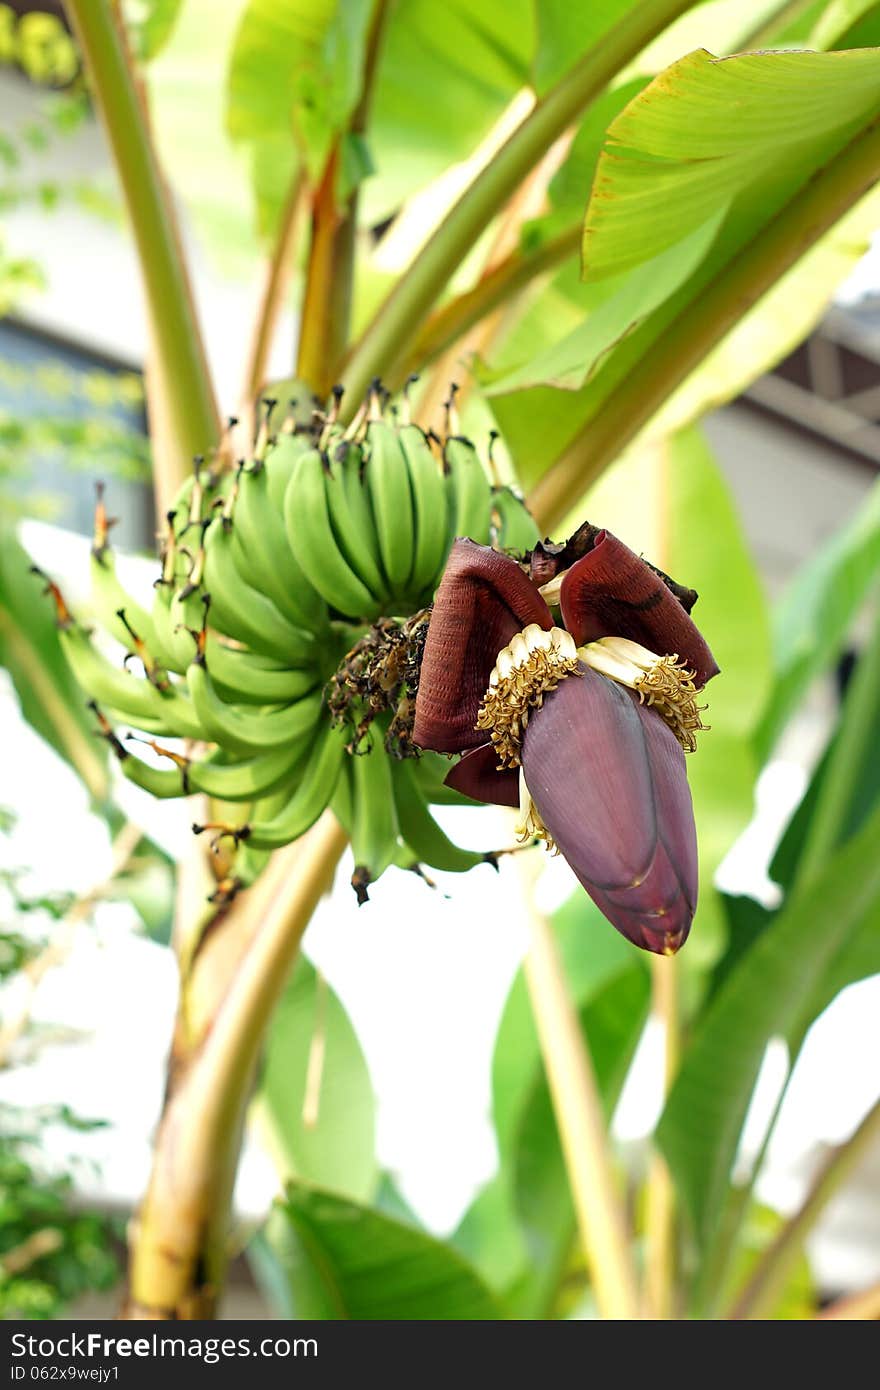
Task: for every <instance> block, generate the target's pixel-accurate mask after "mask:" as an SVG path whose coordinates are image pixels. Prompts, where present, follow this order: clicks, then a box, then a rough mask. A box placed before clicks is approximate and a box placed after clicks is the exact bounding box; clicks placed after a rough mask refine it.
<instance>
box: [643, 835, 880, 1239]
mask: <svg viewBox="0 0 880 1390" xmlns="http://www.w3.org/2000/svg"><path fill="white" fill-rule="evenodd" d="M878 835H880V811H876V812H875V813H874V814H873V816H872V817H871V819H870V820H869V821H868V822H867V823H866V824H865V825H864V826H863V827H862V829H861V830H860V831H859V833H858V835H856V836H855V837H854V838H853V839H851V840H850V841H849V842H848V843H847V844H846V845H844V846H843V848H842V849H840V850H838V851H837V853H836V854H835V855H834V856H833V858H832V859H831V860H830V861H829V863H828V865H827V867H826V868H825V869H824V870H823V871H822V872H821V873H820V874H819V875H818V876H817V877H816V878H815V879H814V880H812V881H811V883H810V884H809V885H808V886H807V888H806V889H805V890H804V891H802V892H797V891H796V892H795V894H793V896H792V898H791V899H790V901H789V902H787V903H786V905H785V907H784V908H783V910H782V911H781V912H780V913H779V915H778V917H777V918H776V920H775V922H774V923H773V924H772V926H771V927H770V928H769V929H768V930H767V931H765V932H764V933H763V935H762V936H761V937H760V939H759V940H758V941H757V942H756V944H755V945H754V946H753V947H752V949H751V950H750V951H749V952H748V953H747V955H746V956H745V958H744V959H743V960H742V962H741V964H740V965H739V966H738V967H737V968H736V969H734V970H733V971H732V973H731V975H730V977H729V979H728V980H727V982H726V984H725V985H724V986H723V988H722V989H721V990H720V991H719V993H718V995H717V996H716V998H715V1000H714V1002H713V1003H712V1005H711V1006H710V1008H709V1009H708V1011H707V1013H706V1014H705V1015H704V1016H703V1018H702V1019H701V1021H700V1023H699V1024H698V1026H697V1029H696V1032H695V1035H694V1037H693V1040H692V1042H691V1045H690V1046H689V1048H688V1050H687V1053H686V1055H685V1058H684V1061H683V1063H682V1067H681V1070H680V1072H679V1074H678V1077H677V1079H676V1081H675V1084H674V1086H673V1088H672V1091H671V1092H670V1095H669V1098H668V1100H667V1104H666V1108H665V1110H664V1113H663V1115H662V1117H661V1120H660V1124H659V1126H658V1129H657V1139H658V1142H659V1144H660V1146H661V1148H662V1150H663V1152H664V1154H665V1156H666V1158H667V1160H668V1162H669V1164H670V1168H671V1171H672V1173H673V1175H674V1177H675V1180H676V1183H677V1185H678V1187H679V1190H680V1192H681V1195H682V1198H683V1200H684V1204H685V1206H686V1208H687V1210H688V1212H689V1214H690V1216H691V1218H692V1220H693V1225H694V1230H695V1233H696V1236H697V1239H698V1240H699V1242H700V1243H701V1244H702V1245H706V1244H707V1243H708V1242H709V1241H710V1240H711V1239H712V1238H713V1236H714V1235H715V1233H716V1231H717V1226H718V1220H719V1213H720V1211H721V1208H722V1204H723V1201H724V1196H725V1192H726V1189H727V1184H728V1178H729V1174H730V1170H731V1166H732V1164H733V1160H734V1157H735V1155H736V1149H737V1143H738V1140H739V1135H740V1132H741V1130H742V1125H743V1121H744V1119H745V1115H746V1111H747V1109H748V1104H749V1099H750V1097H751V1094H752V1091H753V1089H754V1085H755V1081H756V1078H757V1075H758V1070H759V1068H760V1065H761V1061H762V1058H763V1056H764V1050H765V1048H766V1046H767V1043H768V1042H769V1041H770V1039H771V1038H772V1037H775V1036H782V1037H784V1038H787V1039H789V1040H794V1041H796V1040H798V1039H800V1038H801V1037H802V1036H803V1032H804V1031H805V1029H806V1027H807V1026H808V1025H809V1023H810V1021H811V1019H812V1017H814V1010H815V1008H816V1007H817V1002H821V998H822V993H823V992H824V990H823V982H824V980H825V979H826V977H827V976H828V975H829V974H831V973H832V972H835V971H839V965H840V962H841V960H844V959H845V957H846V953H847V952H849V951H850V950H852V949H853V943H854V942H855V941H856V940H857V939H858V938H859V936H860V934H861V933H862V932H863V931H864V930H865V929H866V926H867V925H869V924H872V923H873V924H874V927H873V929H874V930H876V929H877V919H878V917H880V857H878V855H877V837H878Z"/></svg>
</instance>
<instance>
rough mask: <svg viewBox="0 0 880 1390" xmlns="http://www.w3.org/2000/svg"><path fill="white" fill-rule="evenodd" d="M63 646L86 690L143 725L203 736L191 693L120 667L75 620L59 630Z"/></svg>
mask: <svg viewBox="0 0 880 1390" xmlns="http://www.w3.org/2000/svg"><path fill="white" fill-rule="evenodd" d="M59 637H60V641H61V646H62V648H63V650H64V653H65V655H66V657H67V661H68V663H69V665H70V668H71V670H72V671H73V674H74V675H75V676H76V678H77V680H78V681H79V683H80V685H81V686H82V688H83V690H85V691H87V692H88V693H89V695H91V697H92V698H93V699H94V700H97V701H99V702H100V703H101V704H102V705H106V706H108V707H109V708H110V709H111V710H112V711H113V712H114V713H116V714H118V715H119V716H120V717H121V718H123V719H127V720H130V721H131V722H132V723H133V724H136V725H137V726H138V728H140V729H146V730H149V732H151V733H154V732H155V733H164V734H170V735H172V736H179V737H181V738H201V737H202V736H203V735H202V730H201V725H200V723H199V719H198V716H197V714H196V711H195V710H194V708H193V706H192V703H191V701H190V700H189V698H188V696H187V695H186V694H185V693H184V692H183V691H181V690H180V689H179V688H178V687H176V686H174V687H172V686H171V685H169V686H168V688H167V689H165V690H159V689H157V687H156V686H155V685H152V684H151V683H150V682H149V681H147V680H140V679H139V678H138V677H137V676H134V675H130V674H129V673H128V672H127V671H123V670H120V669H119V668H118V667H116V666H114V665H113V664H112V662H110V661H108V660H107V658H106V657H105V656H102V655H101V653H100V652H99V651H98V649H97V648H96V647H95V646H94V645H93V644H92V642H91V641H90V639H89V637H88V635H87V634H86V632H85V631H84V630H83V629H82V628H81V627H78V626H76V625H75V624H74V625H72V626H70V627H66V628H62V629H60V631H59Z"/></svg>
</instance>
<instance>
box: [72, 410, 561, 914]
mask: <svg viewBox="0 0 880 1390" xmlns="http://www.w3.org/2000/svg"><path fill="white" fill-rule="evenodd" d="M338 404H339V402H338V397H336V398H335V399H334V402H333V404H332V405H331V408H330V410H329V412H328V413H327V414H326V415H324V414H321V413H319V412H315V414H314V417H313V420H312V423H310V424H303V422H302V420H301V418H300V419H297V418H296V416H295V415H294V414H293V413H290V414H288V415H287V416H286V417H285V418H284V419H283V420H281V421H279V420H278V415H279V411H278V407H277V403H276V402H274V401H269V402H265V407H266V413H265V420H264V424H263V426H262V428H261V430H260V433H259V435H258V438H257V441H256V445H255V447H254V450H253V456H252V457H251V458H250V459H249V460H247V461H242V462H240V463H238V465H237V466H232V465H231V464H230V463H229V461H228V458H227V457H226V455H228V453H229V450H228V448H225V449H221V451H219V453H218V456H217V457H216V458H215V459H213V460H211V461H209V462H206V461H205V460H204V459H197V460H196V461H195V467H194V469H193V473H192V475H191V476H190V477H189V478H188V479H187V481H186V482H185V484H184V485H183V487H182V488H181V489H180V492H179V493H178V496H177V498H176V499H175V502H174V505H173V507H172V508H171V509H170V511H169V512H168V514H167V516H166V517H165V519H164V523H163V527H162V534H161V537H160V542H161V544H160V566H161V568H160V574H159V577H158V578H157V580H156V582H155V588H154V597H153V601H152V604H150V605H145V604H143V603H138V602H137V601H135V600H134V599H133V598H131V596H130V595H129V594H127V593H126V591H125V589H124V587H123V585H122V584H121V582H120V580H119V577H118V575H117V572H116V564H115V559H114V555H113V551H112V549H111V547H110V544H109V531H110V527H111V526H112V521H111V520H110V519H109V518H108V517H107V514H106V509H105V505H104V499H103V496H102V495H101V491H100V489H99V496H98V504H97V508H96V515H95V537H94V545H93V549H92V560H91V579H92V610H93V613H94V615H95V616H96V617H97V619H98V622H99V624H100V627H101V628H102V629H103V631H104V633H105V634H106V635H107V636H108V637H110V638H112V639H114V640H115V642H116V643H119V644H121V645H122V646H123V647H124V648H125V652H126V655H125V659H124V661H123V662H122V664H121V665H120V664H118V662H117V661H116V660H114V659H113V657H112V656H110V655H108V654H107V649H106V647H105V646H104V645H103V644H102V643H101V641H100V640H96V637H99V635H98V634H96V633H95V632H93V631H90V630H88V629H86V628H85V627H84V626H82V625H81V624H80V623H78V622H77V621H75V619H74V618H73V617H72V615H71V614H70V613H69V611H68V610H67V608H66V605H65V604H64V601H63V599H62V598H61V595H60V594H59V593H58V590H57V587H56V586H55V585H52V584H51V583H49V585H48V587H49V589H50V590H51V591H52V592H53V594H54V596H55V600H56V605H57V613H58V623H59V628H60V631H61V641H62V643H63V646H64V650H65V652H66V655H67V659H68V661H69V663H70V665H71V667H72V669H73V671H74V674H75V675H76V677H77V679H78V680H79V682H80V684H81V685H82V687H83V689H84V690H85V691H86V692H87V693H88V695H89V696H90V703H91V704H92V707H93V708H94V710H95V713H96V716H97V718H98V720H99V726H100V727H99V729H98V732H99V733H101V734H103V736H104V737H106V738H107V739H108V740H109V741H110V743H111V746H112V747H113V749H114V751H115V752H116V754H117V756H118V758H119V761H120V764H121V768H122V771H123V773H124V774H125V776H126V777H127V778H129V779H130V780H131V781H132V782H133V783H135V784H136V785H138V786H140V787H142V788H143V789H145V790H146V791H148V792H150V793H151V794H152V795H153V796H156V797H178V796H187V795H189V794H191V793H195V792H200V793H203V794H204V795H206V796H208V797H210V798H212V799H213V801H214V802H215V803H221V807H220V816H219V817H218V818H217V819H213V820H211V821H209V822H208V823H207V824H206V825H197V826H195V827H194V829H195V830H196V831H197V832H200V831H202V830H206V829H210V830H212V831H213V832H214V833H215V835H216V841H215V843H217V844H219V843H220V841H222V840H225V839H226V838H227V837H228V841H229V845H230V846H231V847H232V849H233V850H234V852H235V866H234V873H233V874H232V876H231V877H230V878H229V881H230V882H232V883H234V885H235V886H236V887H238V886H240V885H241V884H242V883H246V882H249V881H250V880H251V879H252V878H253V876H254V875H255V874H256V873H258V872H259V870H260V868H261V867H262V865H263V863H264V862H265V858H266V855H267V853H268V852H269V851H271V850H273V849H275V848H277V847H279V846H281V845H284V844H287V843H288V842H290V841H291V840H294V839H296V838H297V837H298V836H300V835H301V834H303V833H304V831H306V830H307V829H308V828H309V827H310V826H311V825H312V824H313V823H314V821H315V820H316V819H317V818H318V816H319V815H320V814H321V812H322V811H323V810H324V808H325V807H326V806H328V805H331V806H332V807H333V809H334V811H335V813H336V815H337V816H338V817H339V819H340V821H341V822H342V824H343V825H344V826H345V828H346V829H347V830H348V832H349V834H350V836H351V839H352V844H353V848H354V857H355V863H356V866H357V867H356V870H355V875H354V878H353V884H354V887H355V890H356V892H357V894H358V898H359V900H360V901H364V900H366V897H367V888H368V886H369V884H370V883H372V882H374V881H375V880H376V879H377V878H378V877H379V876H380V874H382V873H383V872H384V870H385V869H386V868H388V867H389V865H392V864H396V865H400V866H403V867H408V868H417V867H418V866H420V865H423V864H424V865H429V866H432V867H434V868H438V869H441V870H444V869H445V870H451V871H453V872H456V871H463V870H465V869H468V868H470V867H472V865H474V864H476V863H480V862H484V861H485V860H486V859H487V858H490V859H491V858H492V856H486V855H482V854H475V853H473V852H471V851H467V850H463V849H461V848H460V847H459V846H457V845H455V844H454V843H453V842H452V841H451V840H450V839H449V838H448V837H447V836H446V834H445V833H444V832H443V831H442V829H441V828H440V826H439V825H438V824H437V821H436V820H435V818H434V816H433V814H432V812H431V806H432V804H435V803H438V802H448V801H450V800H452V801H455V800H457V799H458V798H457V797H456V795H455V793H451V792H450V791H449V790H448V789H447V788H444V787H443V776H444V775H445V772H446V770H447V764H446V762H445V760H444V759H442V758H439V757H438V756H437V755H435V754H422V755H421V756H418V757H417V756H412V754H414V753H415V750H413V749H412V747H411V746H406V744H405V740H403V741H401V739H400V737H399V734H400V729H401V728H402V727H403V726H404V725H405V722H406V720H405V712H406V710H407V709H408V708H409V704H411V699H412V696H413V694H414V692H413V691H412V690H411V689H410V688H409V687H408V686H407V680H408V679H409V677H408V676H407V668H406V663H405V662H401V661H400V660H399V659H397V658H395V662H390V658H389V653H392V655H393V654H395V653H397V654H399V652H400V650H401V649H402V645H401V644H402V637H401V634H403V635H404V636H405V635H406V634H407V633H408V632H409V631H410V629H411V626H412V624H413V622H414V618H413V615H418V614H420V613H421V612H423V611H424V610H426V608H427V605H430V603H431V601H432V598H433V594H434V591H435V589H436V587H437V585H438V583H439V581H440V579H441V577H442V574H443V570H444V567H445V564H446V558H447V555H448V553H449V548H450V546H451V544H452V542H453V540H454V539H455V537H456V536H469V537H470V538H471V539H473V540H475V541H479V542H481V543H482V544H493V545H496V546H497V547H499V548H501V549H506V550H509V551H511V552H513V553H517V554H519V553H524V552H526V551H527V550H529V549H531V547H532V546H533V545H534V544H535V543H536V541H537V539H538V535H537V532H536V529H535V525H534V522H533V520H532V518H531V516H530V515H529V513H528V511H527V510H526V507H525V505H524V503H523V501H522V499H521V497H519V496H518V495H517V494H516V493H515V492H513V491H512V490H511V489H510V488H506V487H498V486H495V487H493V486H492V485H491V483H490V480H489V476H488V474H487V472H486V470H485V469H484V466H483V464H482V462H481V460H480V458H479V456H478V454H477V451H476V449H475V448H474V446H473V444H472V443H471V442H470V441H469V440H467V439H465V438H464V437H462V436H461V435H460V434H459V433H458V432H457V431H456V432H455V433H451V434H450V435H449V437H448V438H447V439H446V440H445V441H442V442H441V441H440V440H438V439H437V438H436V437H435V436H433V435H430V436H429V435H427V434H426V433H425V432H424V431H423V430H422V429H421V428H420V427H419V426H418V425H416V424H414V423H412V422H411V421H410V419H409V415H408V407H407V405H406V403H405V402H404V408H403V410H402V411H401V412H400V414H399V415H398V413H397V412H396V411H389V410H388V409H386V408H383V403H382V398H381V393H380V391H379V390H378V389H377V390H375V391H374V392H373V393H371V397H370V401H369V402H368V404H367V406H365V408H364V409H363V411H362V412H361V413H360V415H359V416H358V418H357V419H356V421H355V422H354V424H353V425H352V426H350V427H349V428H348V429H347V430H344V429H343V428H342V426H341V425H340V424H339V423H338V420H337V413H338ZM270 422H271V423H272V425H273V427H276V428H277V433H276V434H274V435H270V433H269V425H270ZM395 644H396V645H395ZM358 650H361V651H365V650H369V651H371V652H379V651H381V652H382V653H384V657H383V659H384V665H383V666H382V667H381V673H382V674H381V678H379V677H378V676H377V677H376V679H375V680H374V681H373V683H372V686H371V687H370V688H371V689H372V690H374V691H375V690H378V691H379V692H380V693H379V698H378V702H377V700H376V698H375V695H372V696H370V698H369V699H367V698H366V696H365V692H366V690H367V686H366V685H363V684H358V683H356V682H355V683H353V682H352V681H351V680H350V679H349V678H348V676H347V674H346V673H347V672H348V671H349V670H350V669H351V667H350V661H349V659H350V658H351V656H352V653H353V652H356V651H358ZM347 663H349V664H348V665H347ZM391 667H393V669H394V674H393V675H391V676H388V675H387V672H388V670H389V669H391ZM369 669H370V670H371V671H373V672H374V674H375V673H376V672H377V671H379V667H378V666H373V667H370V668H369ZM331 690H332V691H333V692H334V698H333V699H332V700H331V699H330V698H329V692H330V691H331ZM132 730H134V731H135V732H132ZM168 740H172V742H170V743H169V742H167V741H168ZM145 746H146V747H147V748H149V750H150V756H148V757H147V756H144V755H142V754H141V752H140V749H142V748H143V747H145ZM404 753H405V754H407V755H408V756H402V754H404ZM236 808H240V815H238V814H236ZM214 814H217V812H216V810H215V812H214Z"/></svg>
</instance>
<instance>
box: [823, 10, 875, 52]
mask: <svg viewBox="0 0 880 1390" xmlns="http://www.w3.org/2000/svg"><path fill="white" fill-rule="evenodd" d="M877 44H880V4H878V3H877V0H832V3H831V4H830V5H828V6H827V8H826V9H825V11H824V13H823V15H822V17H821V19H820V20H819V21H818V23H817V24H816V27H815V29H814V30H813V32H812V34H811V35H810V42H809V46H810V48H873V47H875V46H876V45H877Z"/></svg>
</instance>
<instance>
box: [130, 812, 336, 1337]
mask: <svg viewBox="0 0 880 1390" xmlns="http://www.w3.org/2000/svg"><path fill="white" fill-rule="evenodd" d="M345 844H346V835H345V832H344V831H343V830H342V829H341V828H340V826H339V824H338V823H337V821H336V820H335V818H334V817H333V815H332V814H331V813H330V812H329V811H328V812H325V814H324V815H323V816H322V818H321V820H320V821H318V823H317V825H315V826H314V827H313V828H312V829H311V830H310V831H309V832H308V834H307V835H305V836H304V837H303V838H302V840H300V841H298V842H297V844H296V845H294V846H291V847H290V849H289V850H285V851H281V852H279V853H278V854H276V855H275V856H274V858H273V860H272V862H271V863H270V865H269V867H268V869H267V870H266V871H265V873H264V874H263V875H262V877H261V878H260V879H259V880H258V882H257V884H256V885H255V886H254V888H253V889H251V890H250V892H249V893H248V894H246V895H244V897H243V898H242V899H240V900H239V901H238V902H236V904H234V906H233V908H232V910H231V911H230V912H229V913H228V915H227V916H226V917H225V918H224V919H222V920H221V921H220V922H219V923H218V925H217V926H216V927H215V928H214V929H212V932H211V933H210V934H209V938H208V941H207V942H206V949H205V957H206V960H207V961H210V959H211V952H209V951H208V950H207V946H208V944H209V943H210V942H211V940H212V939H213V938H216V937H223V936H229V935H230V934H232V935H234V936H235V937H236V938H237V939H238V940H240V941H241V943H242V948H241V950H239V951H237V952H236V951H231V952H228V953H226V954H225V956H224V963H225V971H224V974H225V980H221V979H217V980H215V981H214V982H213V987H214V988H215V989H217V988H218V987H222V986H223V985H225V992H224V993H223V994H222V997H221V998H219V1000H218V1002H217V1005H216V1008H215V1010H214V1012H213V1016H212V1018H211V1019H210V1023H207V1022H206V1023H205V1026H204V1027H200V1028H198V1029H196V1030H195V1032H194V1033H192V1032H190V1033H189V1036H190V1037H191V1039H192V1042H191V1044H190V1045H189V1046H187V1045H186V1044H185V1043H184V1045H183V1048H182V1051H181V1052H180V1053H178V1054H177V1055H175V1056H173V1057H172V1064H171V1075H170V1080H169V1089H168V1096H167V1099H166V1104H165V1110H164V1113H163V1116H162V1120H161V1123H160V1127H159V1132H158V1135H157V1139H156V1148H155V1155H154V1162H153V1172H152V1176H151V1180H150V1185H149V1188H148V1191H147V1195H146V1197H145V1199H144V1202H143V1205H142V1207H141V1210H140V1213H139V1216H138V1219H137V1221H136V1223H135V1225H134V1230H133V1233H132V1242H131V1264H130V1297H129V1301H128V1304H127V1306H126V1309H125V1312H124V1314H123V1316H125V1317H127V1318H152V1319H165V1320H167V1319H193V1318H205V1317H211V1316H213V1313H214V1308H215V1303H216V1298H217V1295H218V1291H219V1288H220V1285H221V1283H222V1279H223V1274H224V1271H225V1265H226V1260H227V1239H228V1222H229V1202H230V1199H231V1194H232V1186H233V1180H234V1177H235V1168H236V1163H237V1160H238V1151H239V1146H240V1138H241V1131H242V1125H243V1117H244V1111H245V1107H246V1104H247V1100H248V1094H249V1090H250V1086H251V1082H252V1079H253V1075H254V1071H255V1068H256V1063H257V1059H258V1057H259V1053H260V1049H261V1047H262V1044H263V1039H264V1037H265V1033H266V1028H267V1026H268V1023H269V1019H270V1018H271V1015H272V1010H273V1008H274V1006H275V1004H276V1003H277V1001H278V998H279V997H280V995H281V992H282V990H283V988H284V985H285V982H286V979H287V975H288V973H289V970H290V967H291V965H292V964H293V961H294V959H295V957H296V953H297V950H298V949H299V944H300V941H301V939H302V935H303V932H304V931H305V929H306V927H307V925H308V922H309V920H310V918H311V916H312V913H313V912H314V909H315V907H316V906H317V904H318V901H319V899H320V898H321V895H322V894H323V892H324V891H325V889H326V888H327V887H328V885H329V882H330V880H331V879H332V875H333V871H334V869H335V867H336V864H337V862H338V860H339V857H340V855H341V854H342V851H343V849H344V847H345ZM216 962H217V958H216V956H215V957H214V960H213V964H214V965H216ZM199 973H200V958H199V955H198V954H197V955H196V957H195V959H194V960H193V962H192V963H191V966H190V971H189V975H188V978H187V980H186V981H185V982H184V997H183V998H182V1000H181V1011H182V1012H184V1011H185V1010H186V1003H187V998H186V996H187V995H189V993H190V992H191V991H192V990H194V989H197V988H198V976H199ZM178 1038H180V1035H178Z"/></svg>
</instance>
